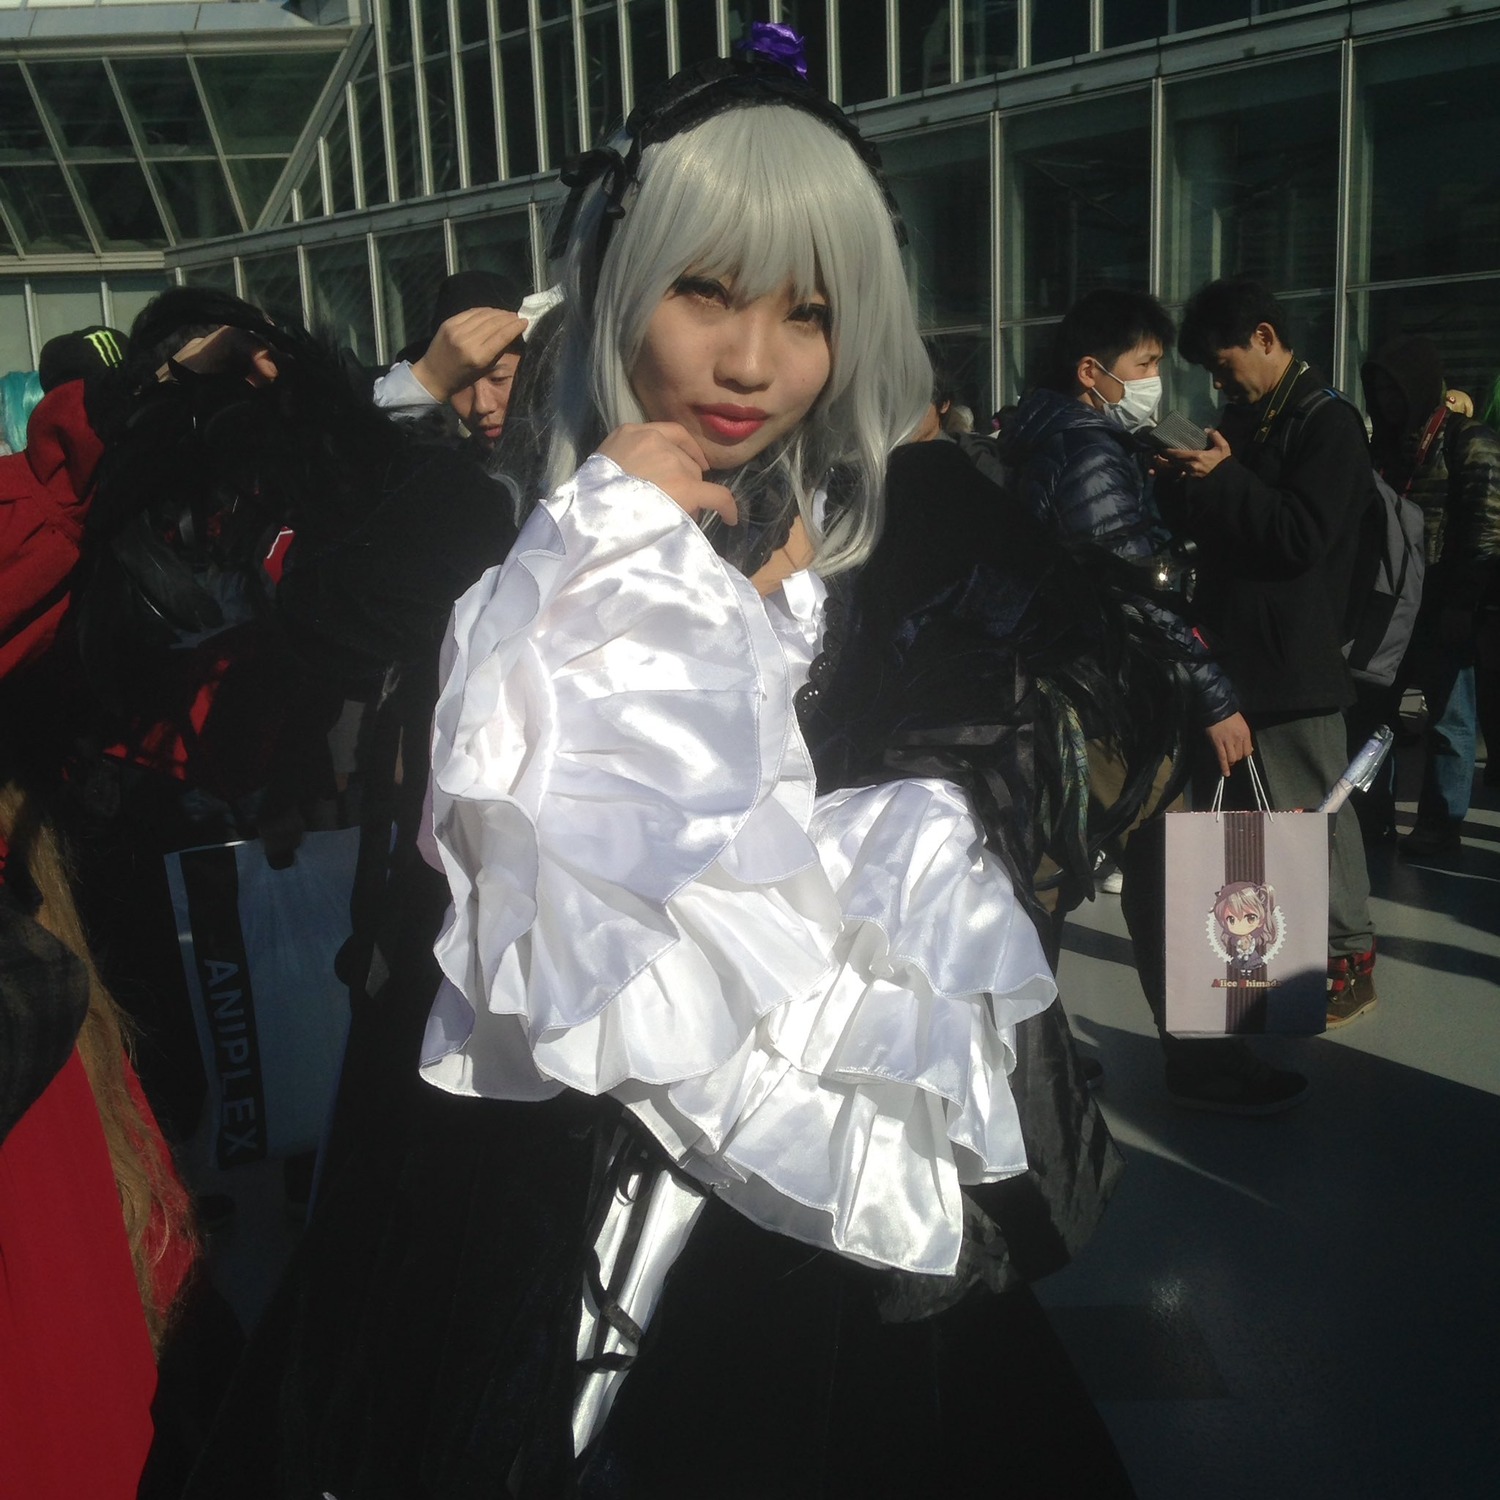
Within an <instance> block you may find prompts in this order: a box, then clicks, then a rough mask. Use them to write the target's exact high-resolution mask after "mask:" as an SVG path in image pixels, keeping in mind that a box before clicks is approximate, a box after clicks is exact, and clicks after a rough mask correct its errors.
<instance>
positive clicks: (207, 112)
mask: <svg viewBox="0 0 1500 1500" xmlns="http://www.w3.org/2000/svg"><path fill="white" fill-rule="evenodd" d="M187 65H188V72H189V73H191V74H192V76H193V87H194V89H196V90H197V93H198V108H199V109H201V110H202V111H203V118H204V120H205V121H206V122H207V124H208V138H209V140H211V141H212V142H213V146H214V155H215V156H216V157H218V159H219V171H220V172H221V173H222V174H223V177H224V183H225V186H226V187H227V188H228V189H229V205H230V207H231V208H233V209H234V214H235V217H236V218H237V219H238V220H239V221H240V232H241V233H242V234H244V233H248V232H249V231H250V230H251V229H253V228H254V227H255V226H254V225H253V224H251V222H250V216H249V215H248V214H247V213H246V212H245V205H244V204H243V203H241V202H240V185H239V183H237V182H236V181H235V180H234V173H233V172H231V171H230V170H229V156H228V153H227V152H226V151H225V150H224V138H223V136H221V135H220V134H219V122H218V120H216V119H215V118H214V112H213V110H211V109H210V108H209V107H208V90H207V89H206V88H205V87H204V86H203V78H202V76H201V75H200V74H199V72H198V62H197V59H196V58H195V57H194V56H193V55H192V53H191V52H190V53H188V54H187ZM242 295H243V294H242Z"/></svg>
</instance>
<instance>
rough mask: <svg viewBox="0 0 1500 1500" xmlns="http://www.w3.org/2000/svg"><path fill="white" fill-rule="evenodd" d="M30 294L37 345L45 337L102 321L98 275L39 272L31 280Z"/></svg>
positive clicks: (102, 307)
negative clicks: (39, 273)
mask: <svg viewBox="0 0 1500 1500" xmlns="http://www.w3.org/2000/svg"><path fill="white" fill-rule="evenodd" d="M31 295H32V299H33V300H34V301H35V303H36V341H37V347H38V348H40V347H41V346H42V345H43V344H45V343H46V342H47V340H48V339H55V338H58V337H60V336H61V335H62V334H65V333H76V332H77V331H78V330H79V329H80V328H88V327H90V326H92V325H93V324H96V323H102V322H103V321H104V304H103V303H102V302H101V301H100V300H99V278H98V277H97V276H38V277H36V278H34V279H33V281H32V283H31Z"/></svg>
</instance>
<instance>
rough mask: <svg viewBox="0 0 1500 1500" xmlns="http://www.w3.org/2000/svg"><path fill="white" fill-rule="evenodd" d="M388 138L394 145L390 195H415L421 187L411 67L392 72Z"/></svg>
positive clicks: (414, 94) (394, 197) (400, 196)
mask: <svg viewBox="0 0 1500 1500" xmlns="http://www.w3.org/2000/svg"><path fill="white" fill-rule="evenodd" d="M390 90H391V142H392V144H393V145H394V146H395V148H396V191H395V193H394V194H393V195H392V197H393V199H394V200H395V201H397V202H399V201H400V200H401V199H403V198H415V197H418V196H419V195H420V194H421V191H422V157H421V143H420V141H419V140H418V137H417V94H416V85H415V83H414V82H413V79H412V72H411V69H410V68H404V69H402V71H401V72H399V73H392V74H391V79H390Z"/></svg>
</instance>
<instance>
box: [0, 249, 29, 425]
mask: <svg viewBox="0 0 1500 1500" xmlns="http://www.w3.org/2000/svg"><path fill="white" fill-rule="evenodd" d="M33 367H34V361H33V360H32V357H31V339H30V337H29V336H28V334H27V332H26V283H25V282H24V281H20V280H15V279H12V278H10V277H7V278H6V279H5V280H3V281H0V375H9V374H10V373H11V371H12V370H30V369H32V368H33ZM0 436H3V434H0Z"/></svg>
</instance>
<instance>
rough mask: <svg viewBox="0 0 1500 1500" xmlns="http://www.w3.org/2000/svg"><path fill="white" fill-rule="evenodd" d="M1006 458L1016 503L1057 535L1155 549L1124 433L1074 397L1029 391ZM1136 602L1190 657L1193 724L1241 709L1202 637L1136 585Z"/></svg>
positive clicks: (1132, 551)
mask: <svg viewBox="0 0 1500 1500" xmlns="http://www.w3.org/2000/svg"><path fill="white" fill-rule="evenodd" d="M1002 441H1003V443H1004V447H1005V451H1006V455H1007V457H1008V458H1009V459H1010V460H1011V461H1012V462H1013V463H1014V464H1015V465H1016V469H1017V484H1016V491H1017V495H1018V497H1019V498H1020V500H1021V502H1022V504H1024V505H1025V506H1026V507H1027V509H1029V510H1030V511H1032V512H1033V513H1034V514H1035V515H1037V516H1039V517H1040V518H1041V519H1042V520H1044V521H1046V522H1047V523H1048V524H1050V525H1052V526H1054V527H1056V528H1057V530H1058V532H1059V533H1060V534H1061V535H1063V536H1065V537H1069V538H1072V539H1075V540H1082V541H1089V542H1093V543H1095V544H1097V545H1098V546H1101V547H1105V548H1107V549H1108V550H1109V551H1111V552H1113V553H1114V554H1115V555H1116V556H1117V557H1123V558H1126V559H1128V560H1131V561H1137V562H1141V563H1142V564H1144V563H1145V561H1146V560H1147V559H1149V558H1150V557H1151V556H1152V554H1153V553H1154V552H1155V551H1156V550H1157V544H1156V542H1155V540H1154V539H1153V536H1152V532H1153V518H1152V516H1151V515H1150V513H1149V511H1148V509H1147V506H1146V500H1145V493H1146V476H1145V474H1144V472H1143V471H1142V468H1141V464H1140V460H1139V459H1138V457H1137V456H1136V451H1135V448H1134V446H1133V445H1132V443H1131V441H1130V439H1129V437H1128V436H1127V435H1126V434H1125V433H1124V432H1123V431H1122V430H1121V429H1120V428H1119V427H1117V426H1115V424H1114V423H1113V422H1111V421H1110V420H1109V418H1108V417H1105V416H1103V415H1102V414H1101V413H1099V412H1096V411H1094V410H1093V409H1092V408H1091V407H1088V406H1085V405H1084V404H1083V402H1081V401H1078V400H1075V399H1074V398H1073V397H1072V396H1063V395H1059V394H1058V392H1056V391H1048V390H1035V391H1031V392H1030V393H1029V394H1028V395H1027V396H1026V397H1025V399H1024V400H1023V401H1022V402H1021V405H1020V407H1019V408H1018V409H1017V410H1016V413H1015V415H1014V416H1013V417H1011V419H1010V420H1009V421H1008V422H1006V424H1005V432H1004V434H1003V437H1002ZM1139 602H1140V607H1141V611H1142V613H1143V614H1146V615H1148V616H1149V617H1150V618H1152V619H1153V620H1155V621H1156V622H1157V623H1158V624H1159V625H1160V626H1161V627H1162V629H1163V630H1165V631H1166V632H1167V634H1168V635H1170V636H1171V637H1172V639H1173V640H1175V641H1178V642H1180V643H1181V644H1183V645H1185V646H1187V647H1188V648H1189V649H1190V650H1191V651H1192V652H1193V654H1194V655H1196V656H1198V657H1200V658H1205V659H1202V660H1199V661H1197V662H1194V663H1193V664H1192V665H1191V666H1190V667H1189V668H1188V672H1189V674H1190V676H1191V678H1192V682H1193V698H1194V701H1195V703H1196V704H1197V708H1198V718H1199V722H1200V723H1201V724H1203V725H1204V726H1207V725H1209V724H1217V723H1218V722H1219V720H1220V719H1227V718H1228V717H1229V716H1230V714H1233V713H1237V712H1238V711H1239V702H1238V700H1237V699H1236V698H1235V694H1234V689H1233V687H1231V686H1230V682H1229V679H1228V678H1227V677H1226V676H1225V675H1224V673H1223V671H1222V670H1221V669H1220V667H1219V666H1218V665H1217V664H1216V663H1214V662H1212V661H1208V660H1207V659H1206V651H1205V648H1204V646H1203V642H1202V641H1201V639H1200V638H1199V637H1198V636H1197V635H1195V634H1194V632H1193V631H1192V629H1191V628H1190V627H1189V626H1188V625H1187V624H1186V623H1185V622H1184V621H1183V619H1182V618H1181V616H1179V615H1177V614H1174V613H1173V612H1172V611H1171V610H1169V609H1167V608H1165V607H1164V606H1162V605H1161V604H1160V603H1158V602H1157V601H1156V600H1154V599H1152V598H1150V597H1149V593H1148V591H1147V590H1146V589H1144V588H1143V589H1142V594H1141V599H1140V601H1139Z"/></svg>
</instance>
